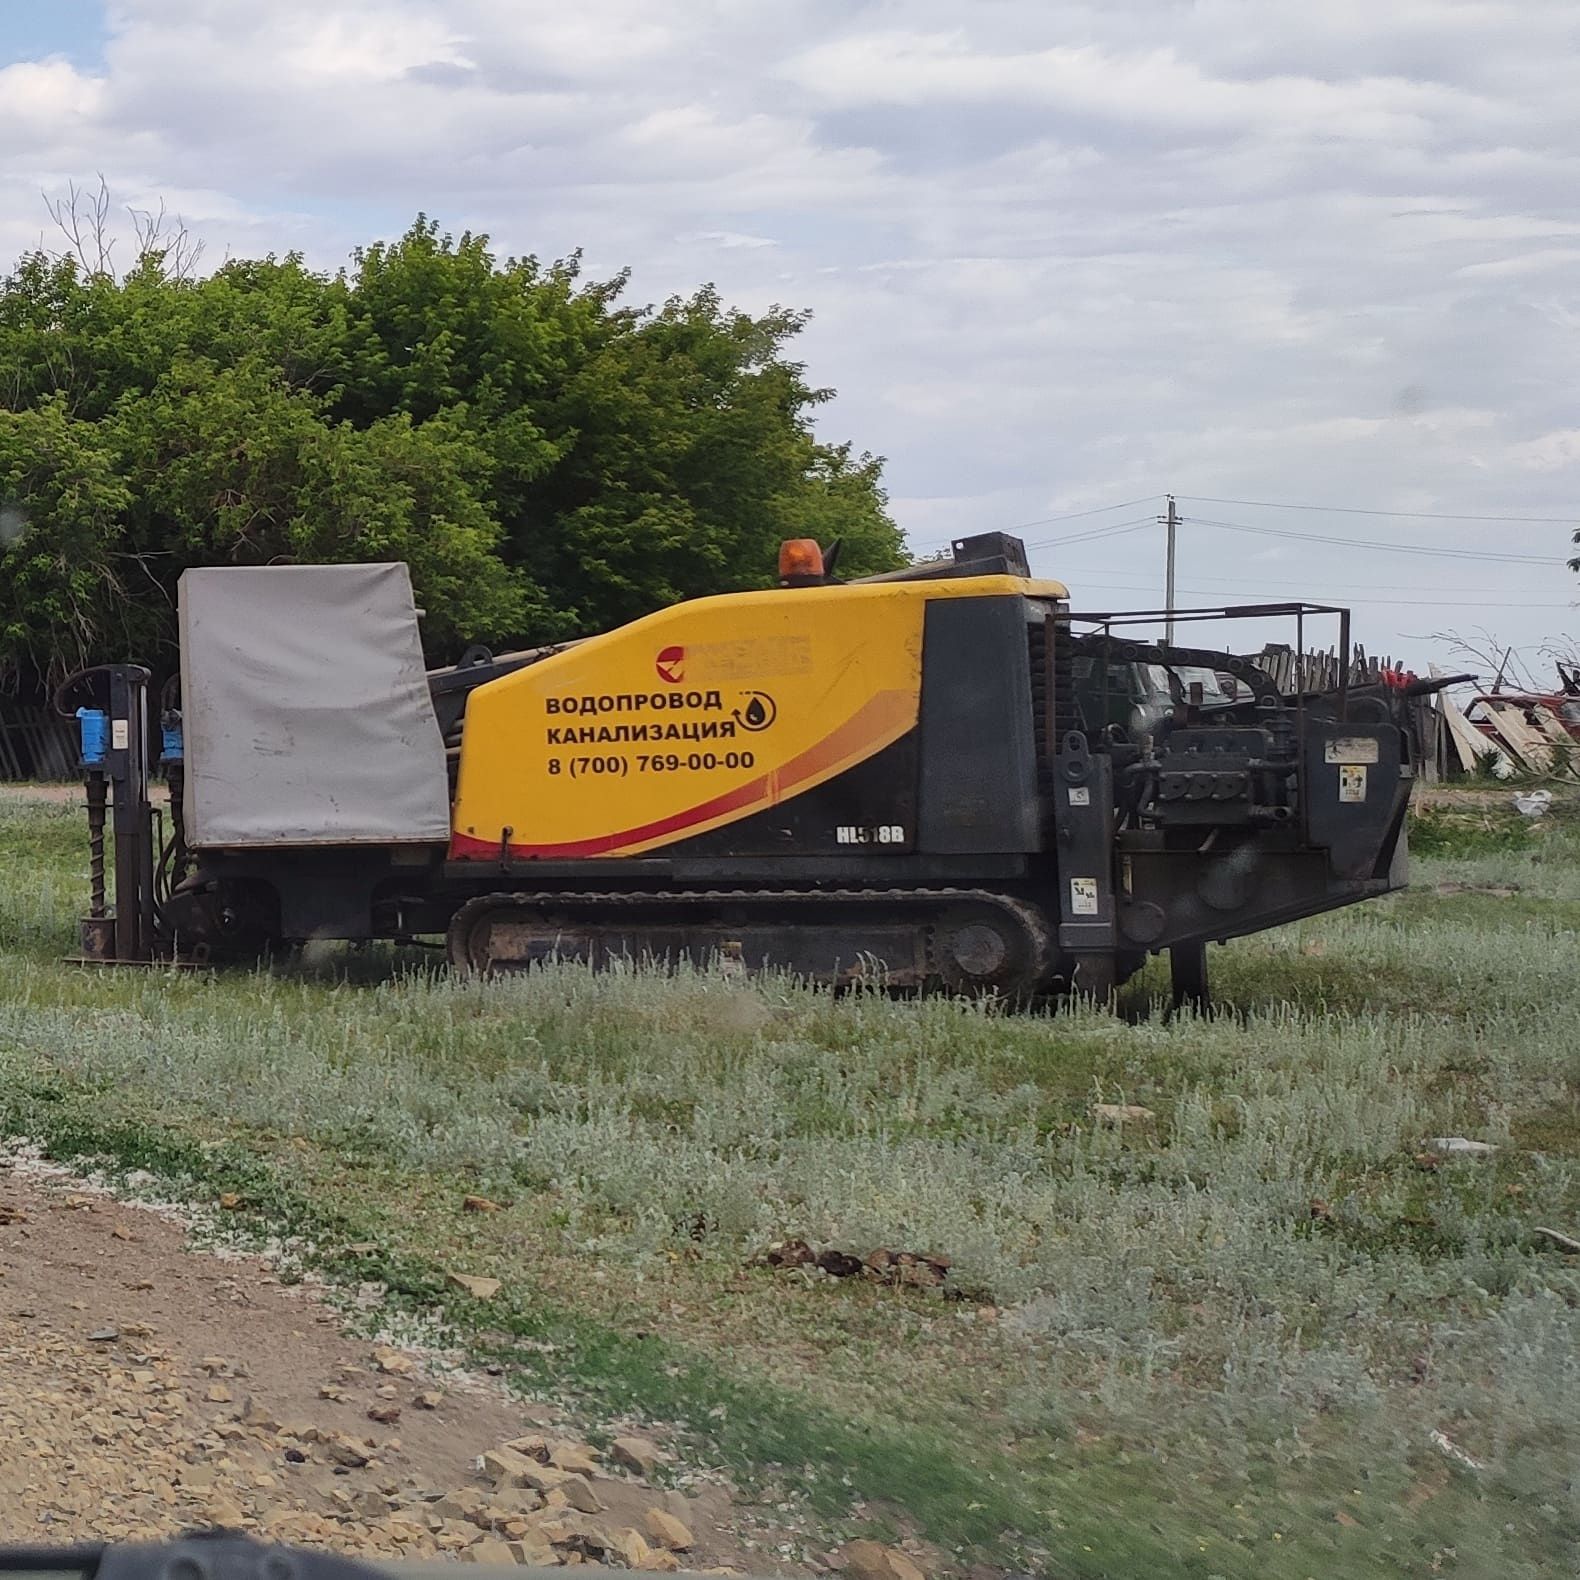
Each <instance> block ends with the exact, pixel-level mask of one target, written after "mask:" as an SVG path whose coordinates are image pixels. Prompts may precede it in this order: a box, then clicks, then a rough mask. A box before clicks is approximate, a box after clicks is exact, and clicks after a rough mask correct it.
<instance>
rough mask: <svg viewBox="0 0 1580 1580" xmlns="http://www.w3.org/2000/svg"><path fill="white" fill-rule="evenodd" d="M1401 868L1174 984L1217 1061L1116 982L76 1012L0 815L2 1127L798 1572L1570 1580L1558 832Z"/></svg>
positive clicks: (60, 817)
mask: <svg viewBox="0 0 1580 1580" xmlns="http://www.w3.org/2000/svg"><path fill="white" fill-rule="evenodd" d="M1506 801H1507V796H1506V794H1504V795H1500V796H1498V797H1494V798H1493V799H1492V801H1491V802H1490V803H1489V804H1490V805H1491V806H1492V807H1493V808H1495V809H1496V808H1500V807H1502V806H1503V804H1504V803H1506ZM1415 838H1416V844H1417V847H1418V849H1419V850H1420V851H1422V852H1424V854H1422V855H1421V856H1420V857H1419V858H1418V860H1417V862H1416V878H1417V885H1416V887H1415V888H1414V889H1413V890H1412V891H1411V892H1410V893H1409V894H1406V895H1403V896H1399V897H1396V898H1394V899H1391V900H1388V901H1384V902H1379V903H1374V904H1372V905H1368V906H1363V907H1355V908H1352V909H1351V910H1348V911H1346V912H1342V913H1338V914H1336V915H1333V916H1330V917H1326V918H1322V919H1320V920H1317V921H1313V922H1309V923H1305V924H1302V925H1300V926H1298V927H1293V928H1289V929H1285V930H1282V931H1280V932H1277V933H1271V934H1267V935H1264V936H1263V937H1260V938H1257V939H1252V940H1248V941H1246V942H1243V943H1241V944H1238V945H1235V946H1233V947H1232V948H1230V949H1228V950H1225V951H1215V952H1214V960H1213V964H1214V967H1215V971H1216V979H1215V985H1216V988H1217V990H1218V992H1219V994H1220V996H1221V998H1222V1000H1223V1001H1224V1002H1225V1004H1226V1005H1227V1006H1228V1008H1229V1009H1230V1011H1232V1012H1231V1013H1226V1014H1223V1015H1220V1016H1219V1017H1218V1018H1216V1019H1213V1020H1210V1021H1203V1020H1195V1019H1192V1018H1189V1017H1186V1018H1181V1019H1174V1020H1168V1019H1165V1018H1164V1017H1162V1016H1161V1015H1156V1014H1154V1015H1152V1016H1151V1017H1150V1018H1141V1017H1139V1016H1138V1015H1137V1014H1136V1012H1137V1011H1138V1010H1140V1009H1142V1008H1143V1007H1144V1005H1145V999H1146V995H1147V993H1148V992H1150V991H1155V990H1156V989H1157V988H1158V986H1159V985H1160V983H1159V978H1158V977H1157V976H1155V975H1152V976H1149V977H1148V978H1147V980H1146V981H1145V982H1143V983H1142V984H1141V985H1140V987H1139V988H1138V989H1136V990H1135V991H1134V992H1133V993H1132V995H1131V998H1130V1000H1129V1002H1128V1003H1127V1006H1126V1008H1127V1009H1128V1010H1129V1011H1130V1012H1131V1013H1130V1015H1129V1016H1127V1017H1125V1018H1120V1017H1116V1016H1113V1015H1110V1014H1107V1013H1104V1012H1099V1011H1096V1010H1094V1009H1091V1008H1079V1007H1078V1008H1074V1009H1071V1010H1068V1011H1066V1012H1062V1013H1058V1014H1053V1015H1039V1016H1008V1015H999V1014H995V1013H992V1012H989V1011H987V1010H984V1009H982V1008H980V1007H972V1006H967V1005H961V1004H955V1003H950V1002H945V1001H941V1000H940V1001H929V1002H924V1003H890V1002H887V1001H884V1000H880V999H876V998H845V999H841V1000H838V1001H836V1000H834V999H832V998H830V997H828V996H826V995H824V994H820V993H816V992H811V991H807V990H804V989H802V988H799V987H797V986H795V985H793V984H790V983H786V982H764V983H756V984H742V983H739V982H735V981H730V980H727V979H723V978H713V977H708V976H692V977H685V978H680V979H674V980H658V979H654V978H651V977H644V976H641V975H637V974H631V975H612V976H606V977H602V978H592V977H589V976H586V975H584V974H582V973H580V972H577V971H571V970H565V971H557V972H549V973H544V974H542V975H539V976H536V977H534V978H532V979H530V980H518V981H515V982H499V983H489V984H482V985H478V984H468V983H457V982H451V981H447V980H445V979H444V978H442V977H439V976H436V975H433V974H430V973H429V972H428V971H427V970H425V969H424V968H423V967H422V965H421V963H420V962H418V963H415V964H412V963H407V962H402V961H394V960H391V959H390V958H389V957H387V956H384V955H353V956H350V957H343V958H339V959H335V958H331V959H327V960H320V961H317V962H307V963H298V964H296V965H294V966H292V967H289V968H287V967H284V966H279V967H276V968H275V969H274V970H272V971H269V972H259V973H256V974H241V973H237V974H224V975H220V976H214V975H210V974H179V973H167V972H134V971H127V972H115V973H92V972H86V971H81V970H77V969H73V968H71V967H69V966H66V965H63V964H61V963H59V959H58V957H59V956H60V955H61V954H62V953H64V952H65V950H66V949H67V947H68V945H69V944H70V942H71V936H72V919H73V917H74V915H75V914H76V912H77V910H78V909H79V908H80V904H81V896H82V892H83V889H84V873H85V865H86V864H85V857H84V851H83V838H82V829H81V824H80V819H79V817H78V815H77V814H75V813H73V812H72V811H70V810H69V809H62V808H55V807H47V806H39V805H22V804H21V803H19V802H17V801H15V800H6V799H4V797H3V794H0V1130H4V1131H8V1132H11V1133H21V1134H27V1135H29V1136H32V1137H34V1138H36V1139H37V1140H38V1141H40V1142H41V1143H42V1144H43V1145H45V1146H46V1147H47V1148H48V1149H50V1150H51V1151H53V1152H55V1153H57V1154H59V1155H73V1156H74V1155H92V1156H97V1157H101V1158H105V1159H108V1160H109V1161H110V1162H111V1163H112V1164H113V1165H114V1166H117V1167H121V1168H126V1169H131V1168H142V1169H147V1170H150V1171H152V1172H153V1173H154V1174H155V1175H156V1176H158V1178H159V1179H160V1181H161V1182H162V1187H163V1188H165V1189H174V1190H178V1191H180V1192H183V1193H185V1194H187V1195H188V1196H191V1197H193V1198H194V1199H196V1200H199V1201H203V1200H208V1201H213V1200H214V1199H215V1198H216V1197H217V1196H218V1194H219V1193H220V1192H224V1191H231V1192H235V1193H237V1194H238V1195H239V1196H240V1198H241V1201H242V1207H241V1210H240V1211H239V1212H238V1213H235V1214H231V1215H228V1216H229V1217H231V1218H233V1219H234V1220H236V1221H237V1222H239V1223H243V1224H245V1225H246V1226H248V1227H249V1228H250V1229H251V1230H252V1231H253V1232H256V1233H258V1234H267V1235H275V1236H278V1235H282V1234H283V1235H288V1236H296V1237H299V1239H300V1241H301V1243H302V1245H303V1247H304V1251H303V1254H304V1256H305V1257H306V1258H307V1260H308V1261H309V1262H311V1263H312V1264H313V1265H315V1266H317V1267H318V1268H319V1269H320V1270H322V1271H323V1272H325V1273H326V1274H328V1275H329V1276H330V1277H331V1278H340V1279H346V1280H351V1281H355V1280H365V1279H368V1278H370V1277H378V1278H382V1279H383V1280H385V1281H386V1283H387V1285H388V1287H389V1295H388V1297H387V1309H388V1310H390V1311H394V1312H396V1313H399V1312H403V1311H410V1312H412V1313H414V1314H423V1315H429V1314H433V1313H435V1312H438V1311H439V1310H440V1309H441V1308H443V1310H444V1313H445V1315H446V1317H447V1319H448V1320H449V1321H450V1322H451V1323H452V1324H453V1325H454V1326H455V1328H456V1329H457V1330H458V1331H459V1333H460V1334H461V1335H462V1338H463V1341H464V1342H465V1343H466V1344H467V1345H468V1346H470V1347H471V1348H472V1349H474V1350H475V1351H476V1352H477V1353H479V1354H488V1355H490V1356H494V1357H497V1358H498V1359H499V1360H500V1361H502V1362H503V1364H505V1365H506V1366H507V1368H508V1369H509V1373H510V1375H511V1376H512V1377H514V1378H515V1379H517V1380H518V1381H519V1383H520V1385H521V1386H522V1387H523V1388H525V1389H531V1390H533V1391H535V1392H538V1393H545V1392H547V1393H552V1394H554V1395H556V1396H558V1397H560V1398H561V1399H563V1400H565V1401H566V1402H568V1403H569V1404H571V1405H572V1406H573V1407H574V1408H575V1409H576V1410H577V1411H578V1412H579V1413H580V1414H581V1415H582V1417H583V1418H584V1419H585V1420H586V1421H587V1422H589V1423H590V1424H591V1425H592V1426H593V1427H594V1428H596V1427H597V1425H598V1424H599V1423H600V1422H607V1421H610V1420H613V1419H614V1418H616V1417H618V1416H622V1415H627V1416H629V1415H635V1416H641V1417H645V1418H647V1419H649V1420H653V1421H659V1422H669V1423H673V1424H674V1426H675V1429H676V1431H677V1433H678V1434H679V1436H680V1439H681V1441H682V1442H683V1443H684V1444H685V1445H686V1447H687V1452H688V1453H689V1455H690V1456H691V1457H692V1458H693V1459H694V1460H695V1461H696V1462H698V1463H701V1464H705V1465H717V1466H722V1467H725V1468H727V1469H729V1470H730V1471H731V1472H732V1473H734V1474H735V1475H736V1476H737V1477H738V1479H740V1480H742V1482H743V1483H744V1484H745V1485H748V1486H750V1487H753V1488H755V1489H757V1491H758V1492H759V1493H760V1494H761V1495H762V1496H764V1497H771V1498H773V1499H774V1500H775V1501H776V1502H780V1503H783V1502H789V1503H790V1504H791V1505H792V1506H793V1507H795V1508H798V1509H800V1510H801V1511H802V1512H801V1517H802V1518H803V1519H804V1521H805V1523H806V1526H807V1528H808V1530H809V1531H810V1532H814V1533H816V1537H817V1538H818V1539H817V1540H814V1541H812V1542H811V1543H810V1547H811V1550H813V1551H825V1550H826V1549H827V1547H828V1546H829V1545H831V1544H832V1543H833V1541H834V1540H836V1539H837V1538H838V1537H840V1536H843V1535H848V1534H855V1533H859V1532H863V1531H867V1532H873V1533H876V1534H879V1535H885V1534H892V1533H894V1532H896V1531H901V1530H906V1531H915V1532H920V1533H922V1534H924V1535H926V1536H927V1537H929V1538H930V1539H931V1540H933V1541H934V1542H936V1543H938V1544H939V1545H940V1547H942V1548H943V1549H945V1550H948V1551H951V1552H954V1553H956V1554H960V1555H963V1557H964V1558H965V1559H966V1560H967V1561H970V1560H979V1559H987V1560H991V1561H994V1562H999V1563H1004V1564H1018V1565H1020V1566H1022V1567H1024V1568H1027V1569H1030V1570H1034V1571H1035V1572H1039V1573H1041V1572H1047V1573H1052V1574H1057V1575H1080V1576H1087V1575H1090V1576H1097V1575H1106V1576H1137V1577H1140V1576H1154V1575H1164V1574H1167V1575H1171V1576H1172V1575H1180V1576H1201V1577H1210V1576H1215V1575H1216V1576H1225V1577H1229V1576H1242V1575H1243V1576H1270V1577H1282V1576H1289V1577H1301V1576H1315V1575H1322V1576H1327V1575H1341V1574H1342V1575H1344V1576H1346V1577H1363V1576H1418V1575H1427V1574H1448V1575H1464V1576H1491V1575H1500V1576H1502V1575H1537V1574H1544V1575H1553V1574H1556V1573H1560V1572H1569V1571H1571V1570H1573V1568H1574V1567H1575V1565H1576V1562H1577V1560H1580V1480H1577V1475H1580V1309H1577V1304H1580V1258H1577V1257H1574V1256H1568V1255H1566V1254H1565V1253H1564V1252H1563V1251H1562V1250H1561V1249H1560V1248H1558V1247H1557V1246H1556V1245H1555V1244H1553V1243H1551V1242H1549V1241H1545V1240H1543V1239H1542V1238H1541V1237H1539V1236H1537V1235H1536V1234H1535V1233H1534V1230H1535V1229H1536V1227H1537V1226H1541V1225H1545V1226H1549V1227H1554V1228H1557V1229H1559V1230H1563V1231H1566V1232H1568V1233H1580V951H1577V942H1580V821H1577V820H1575V819H1574V817H1573V815H1572V814H1570V815H1565V816H1559V817H1554V818H1551V819H1547V820H1544V821H1543V822H1542V823H1539V824H1536V825H1527V824H1525V823H1524V822H1523V821H1522V820H1519V819H1517V818H1515V817H1513V815H1512V814H1507V813H1505V812H1502V811H1499V810H1494V811H1491V812H1485V813H1484V812H1482V811H1480V810H1478V809H1476V808H1474V807H1469V808H1467V807H1456V808H1455V809H1453V810H1451V811H1445V812H1438V813H1430V814H1428V815H1427V816H1426V817H1424V818H1423V819H1421V820H1419V822H1418V826H1417V830H1416V836H1415ZM1094 1102H1124V1103H1134V1104H1141V1105H1145V1106H1146V1107H1147V1108H1150V1109H1152V1110H1153V1111H1154V1113H1155V1116H1156V1117H1155V1120H1153V1121H1151V1122H1143V1123H1140V1124H1134V1125H1127V1126H1125V1127H1124V1128H1123V1129H1121V1130H1112V1129H1104V1128H1099V1127H1095V1126H1094V1125H1093V1123H1092V1120H1091V1109H1092V1105H1093V1103H1094ZM1443 1136H1464V1137H1468V1138H1471V1139H1474V1140H1478V1141H1485V1142H1490V1143H1492V1144H1494V1146H1495V1147H1496V1151H1494V1152H1492V1153H1490V1154H1488V1155H1484V1156H1461V1155H1456V1154H1454V1153H1452V1152H1451V1151H1448V1150H1446V1149H1444V1148H1441V1147H1434V1146H1433V1145H1432V1138H1434V1137H1443ZM469 1193H475V1194H481V1195H485V1196H488V1197H490V1198H492V1199H494V1200H497V1201H498V1202H500V1203H502V1204H503V1207H504V1210H502V1211H500V1212H497V1213H481V1214H480V1213H471V1212H464V1211H463V1210H462V1205H461V1204H462V1199H463V1197H464V1196H465V1195H467V1194H469ZM789 1236H798V1237H803V1238H805V1239H806V1240H808V1241H810V1242H811V1243H812V1244H814V1245H817V1246H823V1245H835V1246H839V1247H842V1248H846V1249H849V1250H851V1251H854V1252H856V1253H857V1254H862V1253H865V1252H867V1251H869V1250H871V1249H873V1248H874V1247H878V1246H884V1247H888V1248H891V1249H909V1250H932V1251H940V1252H944V1253H947V1254H948V1255H949V1256H950V1257H951V1258H952V1259H953V1269H952V1271H951V1274H950V1279H949V1285H950V1292H949V1295H948V1297H946V1295H945V1294H942V1293H940V1292H939V1291H936V1290H929V1289H918V1288H893V1287H887V1286H881V1285H877V1284H873V1283H870V1282H865V1281H863V1280H861V1279H849V1280H836V1279H829V1278H825V1277H820V1276H819V1277H811V1276H808V1275H806V1274H805V1273H801V1272H784V1271H773V1270H771V1269H768V1268H765V1267H762V1266H759V1265H755V1256H756V1253H758V1252H760V1251H761V1250H762V1249H763V1248H764V1247H765V1246H767V1245H768V1244H769V1243H771V1242H773V1241H775V1240H779V1239H783V1238H785V1237H789ZM359 1243H360V1244H369V1243H371V1244H373V1245H376V1247H377V1249H376V1250H375V1251H373V1252H372V1253H371V1254H369V1253H367V1252H359V1253H353V1252H351V1251H348V1250H347V1247H348V1246H351V1245H357V1244H359ZM447 1270H458V1271H464V1272H468V1273H474V1274H489V1275H492V1276H495V1277H498V1278H499V1279H501V1280H502V1281H503V1286H504V1287H503V1291H502V1293H501V1295H500V1296H499V1298H498V1299H496V1300H494V1301H491V1302H489V1303H487V1304H486V1305H483V1304H475V1303H466V1302H461V1303H457V1301H456V1297H455V1294H454V1291H453V1290H451V1291H448V1292H447V1291H446V1289H445V1286H444V1274H445V1272H446V1271H447ZM1434 1434H1440V1436H1438V1437H1437V1438H1436V1439H1434Z"/></svg>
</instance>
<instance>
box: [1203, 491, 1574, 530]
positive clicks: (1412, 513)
mask: <svg viewBox="0 0 1580 1580" xmlns="http://www.w3.org/2000/svg"><path fill="white" fill-rule="evenodd" d="M1179 497H1180V498H1181V499H1194V500H1197V501H1198V502H1199V503H1201V504H1204V505H1254V506H1256V507H1257V508H1259V509H1262V510H1314V511H1319V512H1321V513H1323V514H1328V515H1336V516H1395V517H1398V518H1400V519H1403V520H1411V521H1525V522H1531V523H1534V524H1539V525H1543V526H1551V527H1574V526H1580V516H1463V515H1453V514H1450V513H1448V512H1446V511H1441V510H1372V509H1369V508H1367V507H1366V506H1363V505H1291V504H1285V503H1283V502H1281V501H1280V500H1276V499H1218V498H1215V497H1214V496H1213V495H1211V494H1181V495H1180V496H1179Z"/></svg>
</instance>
